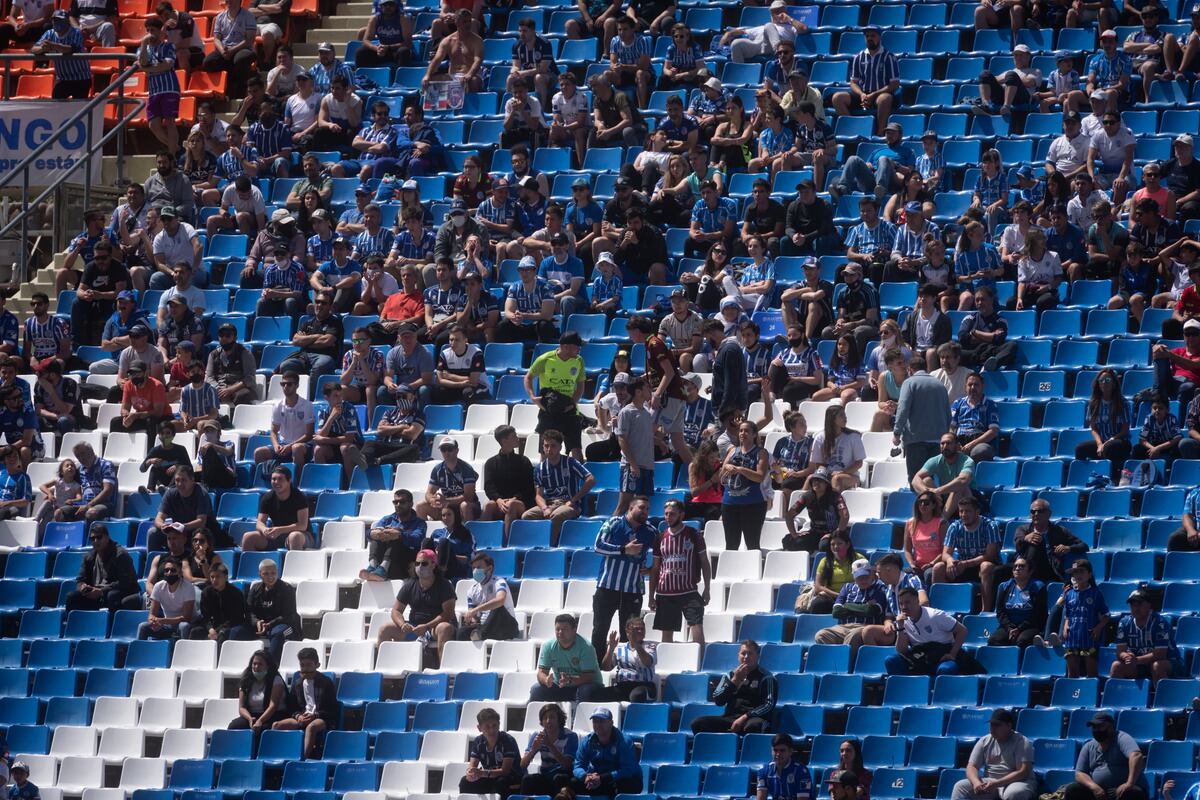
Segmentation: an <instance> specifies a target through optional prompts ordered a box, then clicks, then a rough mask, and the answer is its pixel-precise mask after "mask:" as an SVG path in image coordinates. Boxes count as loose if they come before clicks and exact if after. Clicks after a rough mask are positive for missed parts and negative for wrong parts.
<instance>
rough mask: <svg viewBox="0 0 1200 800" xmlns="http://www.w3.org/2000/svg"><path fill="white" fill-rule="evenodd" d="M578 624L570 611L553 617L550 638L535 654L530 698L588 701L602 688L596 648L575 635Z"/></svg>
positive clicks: (556, 700) (555, 701)
mask: <svg viewBox="0 0 1200 800" xmlns="http://www.w3.org/2000/svg"><path fill="white" fill-rule="evenodd" d="M609 621H610V622H611V617H610V618H609ZM578 627H579V620H577V619H575V617H573V616H571V615H570V614H559V615H558V616H557V617H555V618H554V638H553V639H547V640H546V641H545V642H543V643H542V649H541V650H540V651H539V653H538V664H537V675H536V676H535V677H536V679H537V685H536V686H534V687H533V689H532V691H530V693H529V699H530V700H533V701H541V702H551V703H560V702H563V701H566V702H588V701H589V700H590V699H591V697H592V695H593V694H594V693H595V692H596V691H597V690H598V689H601V688H603V686H604V682H603V676H601V674H600V662H599V661H598V660H597V659H596V650H595V648H593V647H592V645H591V644H590V643H588V641H587V640H586V639H584V638H583V637H581V636H579V635H578V634H577V629H578ZM605 631H606V632H607V627H606V628H605Z"/></svg>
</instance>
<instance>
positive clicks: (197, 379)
mask: <svg viewBox="0 0 1200 800" xmlns="http://www.w3.org/2000/svg"><path fill="white" fill-rule="evenodd" d="M192 383H194V384H196V385H197V386H199V385H200V384H202V383H204V375H203V374H198V375H193V376H192Z"/></svg>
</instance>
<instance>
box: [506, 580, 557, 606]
mask: <svg viewBox="0 0 1200 800" xmlns="http://www.w3.org/2000/svg"><path fill="white" fill-rule="evenodd" d="M562 606H563V582H562V581H561V580H559V579H557V578H534V579H532V580H527V581H521V591H520V592H519V593H518V594H517V605H516V608H517V610H518V611H524V612H526V613H529V614H532V613H535V612H537V611H556V610H558V609H561V608H562Z"/></svg>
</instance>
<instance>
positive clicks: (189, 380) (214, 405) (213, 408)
mask: <svg viewBox="0 0 1200 800" xmlns="http://www.w3.org/2000/svg"><path fill="white" fill-rule="evenodd" d="M189 345H191V343H190V342H184V343H182V344H181V346H180V348H179V351H178V352H179V354H180V356H181V358H182V357H187V358H189V359H190V358H191V354H192V353H194V352H195V348H194V347H190V346H189ZM176 366H178V367H180V370H179V371H180V372H184V374H185V375H186V378H185V380H186V383H185V384H184V386H183V388H182V390H178V391H179V419H178V421H176V422H173V423H172V427H178V428H180V429H181V430H184V431H196V432H199V430H200V426H201V424H202V423H204V422H205V421H209V420H211V421H214V422H217V423H218V429H219V428H220V415H221V397H220V395H219V394H218V393H217V389H216V387H214V386H213V385H212V384H210V383H205V381H204V364H202V363H201V362H199V361H195V360H189V361H188V362H187V364H186V365H184V364H183V362H182V360H180V361H177V362H176Z"/></svg>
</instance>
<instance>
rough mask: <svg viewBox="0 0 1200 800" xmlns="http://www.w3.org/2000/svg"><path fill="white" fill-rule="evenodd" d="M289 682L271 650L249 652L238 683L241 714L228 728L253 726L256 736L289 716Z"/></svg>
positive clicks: (237, 728) (242, 728)
mask: <svg viewBox="0 0 1200 800" xmlns="http://www.w3.org/2000/svg"><path fill="white" fill-rule="evenodd" d="M287 693H288V689H287V684H285V683H284V682H283V678H282V676H280V674H279V670H278V669H277V668H276V666H275V662H274V660H273V659H272V658H271V654H270V653H268V652H267V651H266V650H259V651H257V652H255V653H254V655H252V656H250V663H248V664H247V665H246V669H244V670H243V671H242V675H241V679H240V681H239V685H238V715H237V718H236V719H234V720H233V721H232V722H230V723H229V730H231V731H237V730H243V731H244V730H251V731H253V732H254V736H255V738H257V737H258V736H260V735H261V734H262V732H263V731H265V730H269V729H270V728H271V727H272V726H273V725H274V724H275V723H276V722H278V721H279V720H281V719H284V718H286V716H287V703H288V698H287Z"/></svg>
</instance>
